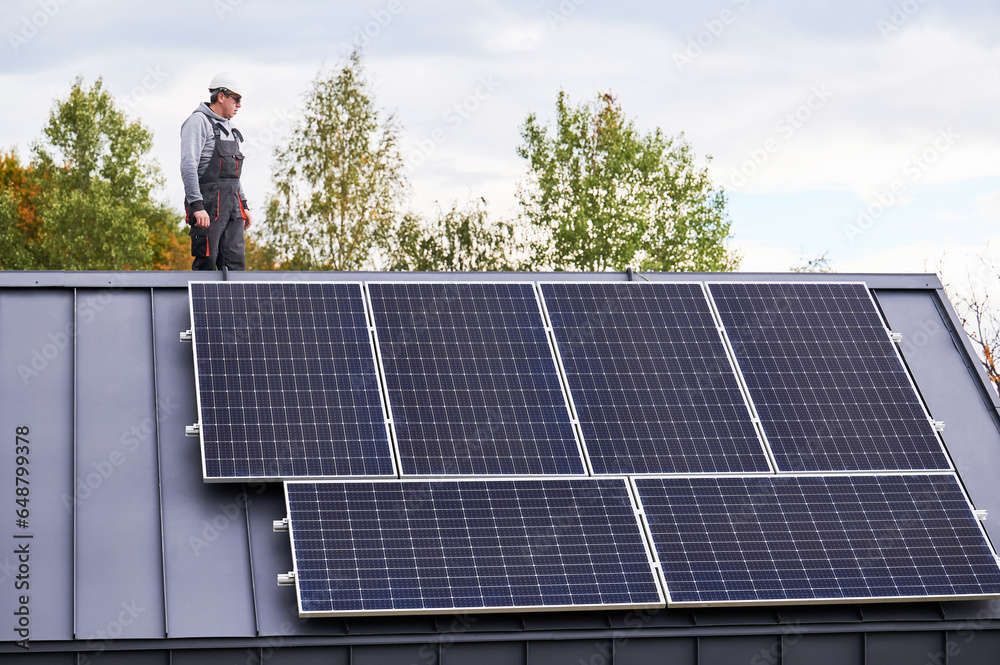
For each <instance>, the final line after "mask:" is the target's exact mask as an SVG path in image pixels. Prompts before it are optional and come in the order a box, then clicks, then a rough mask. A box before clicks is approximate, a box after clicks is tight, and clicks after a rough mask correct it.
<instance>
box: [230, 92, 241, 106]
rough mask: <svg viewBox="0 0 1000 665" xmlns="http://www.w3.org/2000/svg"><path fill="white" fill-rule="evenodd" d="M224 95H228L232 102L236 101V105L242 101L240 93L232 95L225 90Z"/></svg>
mask: <svg viewBox="0 0 1000 665" xmlns="http://www.w3.org/2000/svg"><path fill="white" fill-rule="evenodd" d="M226 97H229V99H231V100H233V101H234V102H236V105H237V106H240V105H241V104H242V103H243V96H242V95H234V94H233V93H231V92H227V93H226Z"/></svg>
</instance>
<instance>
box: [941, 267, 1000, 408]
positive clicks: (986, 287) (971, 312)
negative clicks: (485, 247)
mask: <svg viewBox="0 0 1000 665" xmlns="http://www.w3.org/2000/svg"><path fill="white" fill-rule="evenodd" d="M975 263H976V264H978V265H976V267H975V271H973V270H972V269H971V268H970V269H969V270H968V272H967V274H966V277H965V280H964V282H965V283H964V284H961V285H955V284H948V283H946V284H945V285H944V287H945V290H946V291H947V292H948V294H949V299H950V300H951V301H952V303H953V304H954V305H955V310H956V312H957V313H958V316H959V318H960V319H961V320H962V327H963V328H965V332H966V334H967V335H968V336H969V339H971V340H972V343H973V346H975V347H976V350H977V351H978V352H979V360H980V362H981V363H982V364H983V369H985V370H986V376H987V378H989V380H990V383H991V384H992V386H993V388H994V389H995V390H997V391H998V392H1000V357H998V356H1000V314H998V310H997V309H996V306H995V299H994V298H991V296H996V295H998V290H997V289H998V287H1000V264H998V263H997V262H996V261H994V260H993V259H992V258H990V251H989V249H988V248H987V250H986V251H984V252H983V253H982V254H981V255H979V256H977V257H975ZM939 272H942V273H943V270H941V271H939Z"/></svg>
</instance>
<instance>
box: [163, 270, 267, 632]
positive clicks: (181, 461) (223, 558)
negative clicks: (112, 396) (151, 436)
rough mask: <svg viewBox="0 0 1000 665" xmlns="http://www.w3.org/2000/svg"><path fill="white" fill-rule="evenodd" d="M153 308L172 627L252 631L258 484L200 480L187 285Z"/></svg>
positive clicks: (166, 291)
mask: <svg viewBox="0 0 1000 665" xmlns="http://www.w3.org/2000/svg"><path fill="white" fill-rule="evenodd" d="M153 307H154V310H153V315H154V325H155V329H154V332H155V335H156V339H155V343H156V347H155V351H156V402H157V415H156V423H157V436H158V439H159V452H160V482H161V500H162V510H163V533H164V534H165V536H166V538H165V540H164V544H163V547H164V552H163V554H164V568H165V571H164V576H165V580H166V589H165V593H166V603H167V631H168V634H169V635H170V636H171V637H245V636H251V635H255V634H256V632H257V624H256V621H255V620H254V606H253V586H252V585H251V573H250V556H249V553H248V552H249V550H248V547H247V545H248V536H247V517H246V504H247V502H248V501H250V502H252V500H253V499H252V498H251V497H252V496H254V491H255V489H258V488H253V487H246V486H243V485H239V484H237V485H206V484H205V483H204V482H203V481H202V478H201V451H200V449H199V446H198V439H196V438H193V437H187V436H185V435H184V427H185V426H186V425H190V424H192V423H194V422H197V421H198V415H197V410H196V409H195V399H194V388H193V386H194V363H193V359H192V355H191V354H192V351H191V344H189V343H182V342H180V340H179V333H180V331H182V330H186V329H187V327H188V326H189V325H190V321H191V316H190V313H189V311H188V298H187V291H182V290H180V289H157V290H155V291H153ZM192 598H198V599H199V601H198V605H199V607H198V608H197V611H193V608H192V606H191V599H192Z"/></svg>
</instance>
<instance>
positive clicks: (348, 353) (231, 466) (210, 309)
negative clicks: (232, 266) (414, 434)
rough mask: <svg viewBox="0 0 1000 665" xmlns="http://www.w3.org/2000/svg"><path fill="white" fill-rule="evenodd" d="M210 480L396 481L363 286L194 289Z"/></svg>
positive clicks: (204, 440) (227, 284) (196, 351)
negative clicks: (375, 478)
mask: <svg viewBox="0 0 1000 665" xmlns="http://www.w3.org/2000/svg"><path fill="white" fill-rule="evenodd" d="M190 298H191V316H192V330H193V334H194V339H193V341H194V354H195V368H196V378H197V384H198V385H197V392H198V407H199V412H200V418H201V420H200V425H201V440H202V460H203V474H204V478H205V479H206V480H220V481H241V480H248V479H258V480H273V479H282V478H294V477H323V478H329V477H342V476H388V475H395V465H394V462H393V456H392V449H391V446H390V444H389V435H388V428H387V426H386V417H385V411H384V408H383V406H382V402H381V397H380V390H379V382H378V375H377V373H376V365H375V355H374V349H373V345H372V341H371V335H370V332H369V327H368V323H367V318H366V316H365V305H364V293H363V291H362V287H361V285H360V284H333V283H322V282H309V283H303V282H283V283H254V282H206V283H202V282H192V283H191V284H190Z"/></svg>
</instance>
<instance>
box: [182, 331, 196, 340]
mask: <svg viewBox="0 0 1000 665" xmlns="http://www.w3.org/2000/svg"><path fill="white" fill-rule="evenodd" d="M193 340H194V333H192V332H191V330H183V331H181V341H182V342H190V341H193Z"/></svg>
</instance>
